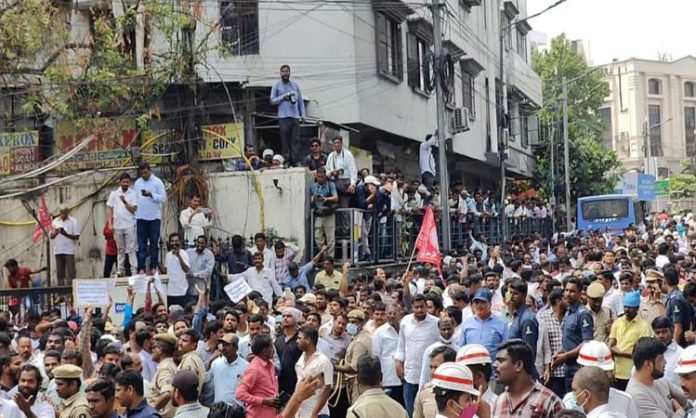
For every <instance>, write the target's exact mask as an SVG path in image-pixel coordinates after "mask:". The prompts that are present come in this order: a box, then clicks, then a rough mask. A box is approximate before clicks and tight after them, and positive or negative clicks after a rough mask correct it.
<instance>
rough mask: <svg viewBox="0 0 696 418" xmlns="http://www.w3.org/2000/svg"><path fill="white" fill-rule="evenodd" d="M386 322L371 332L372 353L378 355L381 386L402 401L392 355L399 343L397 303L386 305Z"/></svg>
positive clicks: (401, 387) (401, 402)
mask: <svg viewBox="0 0 696 418" xmlns="http://www.w3.org/2000/svg"><path fill="white" fill-rule="evenodd" d="M386 314H387V322H385V323H384V324H382V325H380V326H379V327H377V329H376V330H375V332H374V333H373V334H372V355H374V356H377V357H379V362H380V364H381V365H382V386H383V387H384V391H385V392H386V393H387V394H388V395H389V397H390V398H392V399H394V400H395V401H397V402H399V403H400V404H403V403H404V395H403V393H404V392H403V386H402V383H401V379H399V377H398V376H397V375H396V361H395V360H394V355H395V353H396V348H397V346H398V345H399V331H398V330H399V311H398V309H397V305H394V304H389V305H387V307H386Z"/></svg>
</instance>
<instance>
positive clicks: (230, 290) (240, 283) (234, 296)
mask: <svg viewBox="0 0 696 418" xmlns="http://www.w3.org/2000/svg"><path fill="white" fill-rule="evenodd" d="M227 278H228V280H229V281H230V283H229V284H228V285H227V286H225V287H224V289H225V293H227V296H229V297H230V300H231V301H232V302H234V303H237V302H239V301H240V300H242V299H244V296H246V295H248V294H249V293H251V292H252V290H253V289H252V288H251V287H250V286H249V284H248V283H247V282H246V280H244V277H242V275H241V274H228V275H227Z"/></svg>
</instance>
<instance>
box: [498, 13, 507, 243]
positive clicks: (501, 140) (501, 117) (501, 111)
mask: <svg viewBox="0 0 696 418" xmlns="http://www.w3.org/2000/svg"><path fill="white" fill-rule="evenodd" d="M503 13H505V5H504V2H500V10H499V12H498V26H499V32H500V33H499V35H500V36H499V38H500V45H499V46H500V97H499V100H500V102H499V103H498V154H499V155H500V216H501V220H502V221H501V231H500V233H501V235H502V241H503V242H505V240H506V239H507V219H506V216H505V188H506V186H507V185H506V181H505V147H506V146H507V144H506V143H505V126H504V124H505V90H504V88H505V78H504V76H505V67H504V64H505V60H504V57H505V28H504V27H503V22H504V19H503Z"/></svg>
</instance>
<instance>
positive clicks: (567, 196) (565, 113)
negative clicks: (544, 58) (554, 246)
mask: <svg viewBox="0 0 696 418" xmlns="http://www.w3.org/2000/svg"><path fill="white" fill-rule="evenodd" d="M562 92H563V165H564V170H565V208H566V230H567V231H568V232H570V217H571V213H570V207H571V205H570V159H569V155H568V154H569V152H568V148H569V146H568V80H567V79H566V78H565V77H563V84H562Z"/></svg>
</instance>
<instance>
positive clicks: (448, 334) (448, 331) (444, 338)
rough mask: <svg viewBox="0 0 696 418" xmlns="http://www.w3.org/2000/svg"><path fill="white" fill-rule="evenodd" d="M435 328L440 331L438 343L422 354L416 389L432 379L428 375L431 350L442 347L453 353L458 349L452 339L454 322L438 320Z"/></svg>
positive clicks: (446, 319)
mask: <svg viewBox="0 0 696 418" xmlns="http://www.w3.org/2000/svg"><path fill="white" fill-rule="evenodd" d="M437 328H438V329H439V331H440V341H436V342H434V343H432V344H430V345H429V346H428V348H426V349H425V351H424V352H423V365H422V366H421V372H420V380H419V382H418V387H419V388H421V389H422V388H423V386H424V385H425V384H426V383H428V382H429V381H430V379H431V378H432V374H431V373H430V354H431V353H432V352H433V350H435V349H436V348H437V347H442V346H447V347H450V348H452V349H453V350H455V351H456V350H457V348H458V347H457V344H455V342H454V340H453V338H452V336H453V335H454V321H453V320H452V319H451V318H440V321H439V322H438V324H437Z"/></svg>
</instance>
